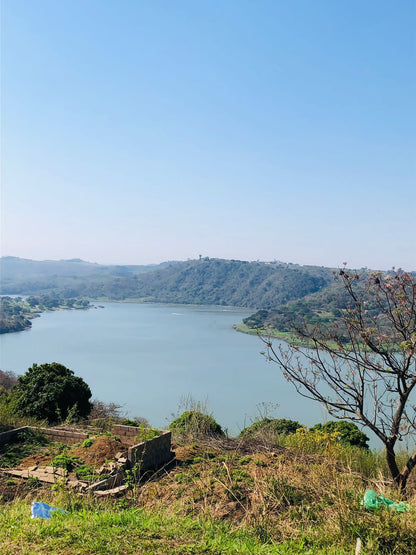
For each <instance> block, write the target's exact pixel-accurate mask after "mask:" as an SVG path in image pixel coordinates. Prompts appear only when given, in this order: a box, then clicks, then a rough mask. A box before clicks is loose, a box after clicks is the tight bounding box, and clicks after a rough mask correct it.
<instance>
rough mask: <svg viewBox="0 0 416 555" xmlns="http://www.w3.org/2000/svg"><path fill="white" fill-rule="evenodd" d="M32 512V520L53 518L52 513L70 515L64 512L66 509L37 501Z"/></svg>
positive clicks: (33, 504)
mask: <svg viewBox="0 0 416 555" xmlns="http://www.w3.org/2000/svg"><path fill="white" fill-rule="evenodd" d="M31 511H32V518H51V515H52V513H62V514H68V511H64V509H57V508H56V507H51V506H50V505H48V504H47V503H41V502H37V501H34V502H33V503H32V507H31Z"/></svg>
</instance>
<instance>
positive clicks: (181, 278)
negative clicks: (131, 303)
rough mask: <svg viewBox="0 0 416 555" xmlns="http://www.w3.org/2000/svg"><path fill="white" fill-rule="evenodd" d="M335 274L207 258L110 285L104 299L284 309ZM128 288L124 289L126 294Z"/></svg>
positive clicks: (318, 269)
mask: <svg viewBox="0 0 416 555" xmlns="http://www.w3.org/2000/svg"><path fill="white" fill-rule="evenodd" d="M330 279H331V278H330V271H328V270H325V269H320V268H316V269H303V268H301V267H291V266H286V265H285V266H273V265H268V264H265V263H261V262H244V261H238V260H220V259H202V260H191V261H188V262H182V263H178V264H175V265H174V266H170V267H168V268H164V269H161V270H156V271H154V272H151V273H148V274H143V275H140V276H136V277H134V278H129V279H127V280H125V281H123V282H121V280H117V286H118V287H117V289H115V287H114V286H115V285H116V284H115V283H114V282H112V283H109V284H108V285H107V286H105V285H104V287H103V293H104V296H107V297H110V298H111V297H113V296H114V295H125V296H126V297H128V296H131V297H135V298H140V299H142V300H146V301H153V302H167V303H185V304H212V305H228V306H240V307H254V308H256V307H266V308H272V307H275V306H278V305H280V304H282V303H284V302H287V301H288V300H290V299H295V298H299V297H302V296H304V295H307V294H308V293H311V292H313V291H318V290H319V289H321V288H323V287H325V286H326V285H327V283H328V282H329V280H330ZM123 286H124V290H123Z"/></svg>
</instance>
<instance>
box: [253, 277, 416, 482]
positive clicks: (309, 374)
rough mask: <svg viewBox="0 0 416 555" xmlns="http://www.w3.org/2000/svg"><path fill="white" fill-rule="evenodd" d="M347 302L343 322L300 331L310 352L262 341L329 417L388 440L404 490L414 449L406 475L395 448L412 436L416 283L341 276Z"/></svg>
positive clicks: (415, 457)
mask: <svg viewBox="0 0 416 555" xmlns="http://www.w3.org/2000/svg"><path fill="white" fill-rule="evenodd" d="M336 279H338V280H340V281H341V284H342V285H343V287H344V290H345V292H346V293H347V298H348V307H347V308H345V309H344V310H343V311H342V314H343V316H342V322H340V323H339V324H334V325H332V327H330V329H329V330H328V329H326V330H325V329H323V328H322V327H320V326H314V327H311V326H308V325H306V324H304V325H302V326H297V328H296V331H297V333H298V335H299V336H300V337H301V338H303V339H304V340H305V345H307V346H306V347H305V348H303V347H298V346H289V345H286V346H283V345H282V344H280V345H279V346H278V347H275V346H274V344H273V343H272V341H271V339H270V338H269V337H266V336H261V337H262V340H263V341H264V343H265V344H266V347H267V356H268V358H269V360H270V361H273V362H276V363H278V364H279V365H280V366H281V368H282V370H283V373H284V376H285V377H286V379H287V380H288V381H290V382H292V383H293V384H294V386H295V388H296V390H297V391H298V392H299V393H300V394H301V395H303V396H304V397H307V398H309V399H313V400H316V401H319V402H320V403H321V404H322V405H323V406H324V407H325V408H326V409H327V411H328V413H329V414H330V415H332V416H333V417H335V418H339V419H348V420H352V421H355V422H359V423H361V424H363V425H364V426H365V427H367V428H369V429H370V430H372V431H373V432H374V433H375V434H376V435H377V437H379V438H380V440H381V441H382V442H383V444H384V446H385V449H386V460H387V464H388V467H389V470H390V473H391V476H392V478H393V480H394V482H395V483H396V484H397V486H399V487H400V488H401V489H403V490H404V489H405V487H406V482H407V480H408V477H409V475H410V473H411V471H412V469H413V467H414V466H415V465H416V451H415V452H414V453H413V454H412V455H411V456H409V458H408V460H407V463H406V465H405V466H404V468H402V469H401V470H400V469H399V467H398V464H397V460H396V452H395V448H396V443H397V441H401V440H402V439H403V438H404V437H405V436H406V435H408V434H411V433H412V432H413V433H414V431H415V414H416V413H415V407H414V405H412V404H411V402H412V400H411V394H412V392H413V393H414V391H413V390H414V388H415V385H416V280H415V277H414V276H413V275H412V274H410V273H407V272H403V271H401V270H398V271H394V270H393V271H392V272H389V273H381V272H375V273H371V274H368V273H367V274H366V275H365V274H363V275H358V274H357V273H354V272H351V271H348V270H345V269H344V270H340V271H339V273H338V274H337V276H336Z"/></svg>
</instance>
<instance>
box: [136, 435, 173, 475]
mask: <svg viewBox="0 0 416 555" xmlns="http://www.w3.org/2000/svg"><path fill="white" fill-rule="evenodd" d="M171 439H172V434H171V432H162V434H161V435H160V436H157V437H154V438H153V439H150V440H148V441H145V442H143V443H139V444H138V445H133V446H132V447H130V448H129V450H128V454H127V458H128V460H129V462H130V464H131V465H132V466H133V465H134V464H138V465H139V466H140V473H143V472H146V471H147V470H157V469H158V468H161V467H162V466H163V465H164V464H166V463H168V462H169V461H171V460H172V459H173V456H174V453H172V451H171Z"/></svg>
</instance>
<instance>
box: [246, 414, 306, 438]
mask: <svg viewBox="0 0 416 555" xmlns="http://www.w3.org/2000/svg"><path fill="white" fill-rule="evenodd" d="M299 428H302V424H299V422H297V421H296V420H287V419H286V418H262V419H261V420H258V421H257V422H254V423H253V424H251V426H247V428H244V430H242V432H241V433H240V437H243V438H254V437H260V436H262V437H264V436H267V437H270V436H280V435H288V434H294V433H295V432H296V430H298V429H299Z"/></svg>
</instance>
